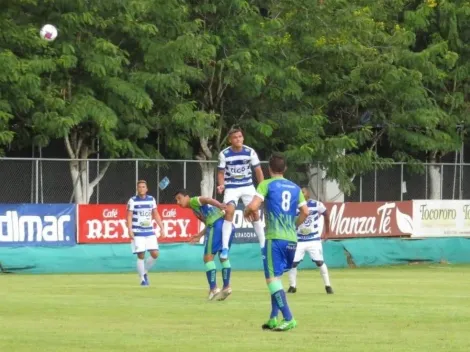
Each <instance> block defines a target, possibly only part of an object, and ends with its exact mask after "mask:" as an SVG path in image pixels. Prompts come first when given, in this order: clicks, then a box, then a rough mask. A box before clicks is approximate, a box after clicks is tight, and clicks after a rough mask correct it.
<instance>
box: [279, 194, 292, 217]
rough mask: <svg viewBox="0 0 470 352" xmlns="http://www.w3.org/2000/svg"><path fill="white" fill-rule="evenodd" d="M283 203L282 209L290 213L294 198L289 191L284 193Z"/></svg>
mask: <svg viewBox="0 0 470 352" xmlns="http://www.w3.org/2000/svg"><path fill="white" fill-rule="evenodd" d="M281 197H282V202H281V208H282V210H284V211H286V212H287V211H289V210H290V200H291V198H292V194H291V193H290V192H289V191H284V192H282V195H281Z"/></svg>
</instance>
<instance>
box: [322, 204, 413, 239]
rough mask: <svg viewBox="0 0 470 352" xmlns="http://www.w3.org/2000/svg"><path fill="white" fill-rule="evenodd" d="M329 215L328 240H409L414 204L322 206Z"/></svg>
mask: <svg viewBox="0 0 470 352" xmlns="http://www.w3.org/2000/svg"><path fill="white" fill-rule="evenodd" d="M325 206H326V208H327V209H328V212H329V215H330V234H329V236H328V239H335V238H338V239H339V238H357V237H398V236H410V235H411V234H412V232H413V204H412V202H411V201H407V202H363V203H356V202H354V203H352V202H351V203H348V202H346V203H325Z"/></svg>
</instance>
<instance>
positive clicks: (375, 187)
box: [374, 163, 377, 202]
mask: <svg viewBox="0 0 470 352" xmlns="http://www.w3.org/2000/svg"><path fill="white" fill-rule="evenodd" d="M374 202H377V164H376V163H374Z"/></svg>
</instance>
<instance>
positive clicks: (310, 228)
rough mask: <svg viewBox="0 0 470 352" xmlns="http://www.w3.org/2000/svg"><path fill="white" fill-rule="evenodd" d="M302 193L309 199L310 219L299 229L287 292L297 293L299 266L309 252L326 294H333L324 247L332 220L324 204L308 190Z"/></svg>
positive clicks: (303, 189)
mask: <svg viewBox="0 0 470 352" xmlns="http://www.w3.org/2000/svg"><path fill="white" fill-rule="evenodd" d="M302 193H303V194H304V196H305V199H307V206H308V217H307V219H306V220H305V221H304V223H303V224H301V225H300V226H299V227H298V228H297V239H298V242H297V250H296V252H295V257H294V264H293V266H292V269H291V270H290V271H289V289H288V291H287V292H289V293H295V292H297V266H298V265H299V263H300V262H301V261H302V260H303V259H304V256H305V252H308V254H309V255H310V258H311V259H312V261H313V262H314V263H315V264H316V265H317V267H318V268H319V269H320V274H321V276H322V278H323V282H324V284H325V290H326V293H328V294H332V293H333V289H332V288H331V284H330V277H329V275H328V267H327V266H326V264H325V262H324V259H323V246H322V243H321V241H322V239H324V238H325V237H326V236H327V235H328V233H329V232H330V218H329V216H328V211H327V210H326V208H325V205H323V203H322V202H320V201H317V200H314V199H312V198H311V197H310V192H309V190H308V188H306V187H304V188H302ZM320 216H323V218H324V226H325V231H324V233H323V235H322V234H321V229H320V220H321V219H320Z"/></svg>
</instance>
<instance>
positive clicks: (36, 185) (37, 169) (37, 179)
mask: <svg viewBox="0 0 470 352" xmlns="http://www.w3.org/2000/svg"><path fill="white" fill-rule="evenodd" d="M35 169H36V170H35V172H36V179H35V187H36V190H35V192H36V196H35V203H36V204H38V203H39V160H38V159H36V165H35Z"/></svg>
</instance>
